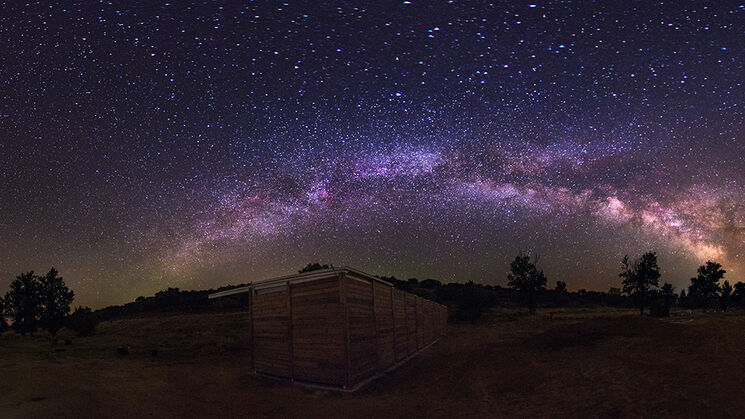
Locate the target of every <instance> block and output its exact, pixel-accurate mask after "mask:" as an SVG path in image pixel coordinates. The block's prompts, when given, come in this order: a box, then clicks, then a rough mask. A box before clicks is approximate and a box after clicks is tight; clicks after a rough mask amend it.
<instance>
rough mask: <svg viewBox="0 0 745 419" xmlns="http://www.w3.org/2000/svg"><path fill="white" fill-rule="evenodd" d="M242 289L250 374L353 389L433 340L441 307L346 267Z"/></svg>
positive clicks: (440, 328)
mask: <svg viewBox="0 0 745 419" xmlns="http://www.w3.org/2000/svg"><path fill="white" fill-rule="evenodd" d="M240 292H247V293H249V304H250V315H251V334H252V339H251V342H252V347H251V348H252V352H253V354H252V355H253V356H252V360H253V367H254V370H255V371H256V372H257V373H260V374H266V375H271V376H275V377H283V378H288V379H291V380H297V381H302V382H307V383H314V384H320V385H326V386H334V387H341V388H346V389H353V388H356V387H358V386H360V385H361V384H363V383H365V382H366V381H368V380H369V379H371V378H373V377H375V376H377V375H379V374H381V373H382V372H384V371H386V370H388V369H390V368H392V367H394V366H396V365H397V364H398V363H400V362H402V361H404V360H406V359H408V358H409V357H411V356H412V355H414V354H415V353H416V352H418V351H419V350H421V349H422V348H425V347H427V346H428V345H430V344H432V343H433V342H435V341H437V339H439V337H440V336H441V335H442V333H443V332H444V329H445V324H446V322H447V312H446V309H445V306H443V305H441V304H437V303H434V302H432V301H429V300H426V299H424V298H421V297H418V296H416V295H413V294H409V293H406V292H403V291H399V290H396V289H394V288H393V286H392V285H391V284H390V283H388V282H385V281H383V280H381V279H379V278H376V277H373V276H371V275H368V274H365V273H363V272H360V271H358V270H356V269H352V268H349V267H343V268H336V269H324V270H318V271H312V272H307V273H302V274H296V275H290V276H285V277H280V278H274V279H269V280H265V281H259V282H255V283H253V284H251V285H249V286H247V287H242V288H237V289H233V290H228V291H224V292H221V293H216V294H212V295H210V298H216V297H220V296H224V295H230V294H235V293H240Z"/></svg>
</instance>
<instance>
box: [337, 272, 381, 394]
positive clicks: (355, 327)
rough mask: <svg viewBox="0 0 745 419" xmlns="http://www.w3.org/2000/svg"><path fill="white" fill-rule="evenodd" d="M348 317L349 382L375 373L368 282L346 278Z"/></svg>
mask: <svg viewBox="0 0 745 419" xmlns="http://www.w3.org/2000/svg"><path fill="white" fill-rule="evenodd" d="M344 291H345V292H346V298H347V315H348V316H349V382H350V384H354V383H358V382H360V381H362V380H364V379H365V378H367V377H370V376H372V375H373V374H375V370H376V368H375V359H376V356H377V355H376V349H375V344H376V341H375V312H374V309H373V289H372V284H371V283H370V281H367V280H361V279H355V278H347V279H346V282H345V283H344Z"/></svg>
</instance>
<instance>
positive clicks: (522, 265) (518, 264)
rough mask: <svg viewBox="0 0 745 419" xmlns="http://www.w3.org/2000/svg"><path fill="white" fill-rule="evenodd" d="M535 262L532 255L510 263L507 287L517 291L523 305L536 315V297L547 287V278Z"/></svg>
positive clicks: (522, 256)
mask: <svg viewBox="0 0 745 419" xmlns="http://www.w3.org/2000/svg"><path fill="white" fill-rule="evenodd" d="M537 263H538V258H537V257H536V258H535V262H531V260H530V255H523V254H519V255H517V256H516V257H515V260H513V261H512V263H510V271H509V272H508V273H507V285H509V286H510V287H512V288H514V289H515V290H517V292H518V294H519V295H520V298H521V300H522V302H523V304H524V305H525V306H526V307H527V308H528V311H530V313H531V314H532V313H535V306H536V295H537V294H538V291H539V290H541V289H544V288H545V286H546V276H545V275H544V274H543V271H541V270H539V269H538V267H537V266H536V264H537Z"/></svg>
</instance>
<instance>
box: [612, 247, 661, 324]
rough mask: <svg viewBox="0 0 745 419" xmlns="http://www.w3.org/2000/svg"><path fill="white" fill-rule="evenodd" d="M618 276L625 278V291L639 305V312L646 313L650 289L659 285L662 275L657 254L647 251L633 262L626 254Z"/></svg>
mask: <svg viewBox="0 0 745 419" xmlns="http://www.w3.org/2000/svg"><path fill="white" fill-rule="evenodd" d="M618 276H620V277H621V278H622V279H623V292H625V293H626V294H628V295H629V296H631V298H632V299H633V300H634V302H635V303H636V306H637V307H639V314H641V315H644V307H645V306H646V305H647V302H648V300H649V293H650V289H652V287H657V286H658V284H659V280H660V276H661V275H660V267H659V266H658V265H657V254H656V253H655V252H647V253H645V254H643V255H642V257H641V258H639V259H638V260H636V261H634V262H633V263H631V262H629V257H628V255H627V256H624V257H623V260H622V261H621V273H620V274H618Z"/></svg>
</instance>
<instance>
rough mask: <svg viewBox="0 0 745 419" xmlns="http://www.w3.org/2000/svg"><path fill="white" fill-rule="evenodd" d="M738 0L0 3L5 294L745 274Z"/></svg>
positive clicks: (97, 296)
mask: <svg viewBox="0 0 745 419" xmlns="http://www.w3.org/2000/svg"><path fill="white" fill-rule="evenodd" d="M743 27H745V4H742V3H737V2H733V3H730V2H716V3H712V4H704V3H701V2H639V3H626V2H611V1H607V2H606V1H601V2H595V3H588V2H536V3H530V2H525V3H519V2H518V3H516V2H492V3H489V2H482V1H473V2H468V1H442V2H440V1H429V2H424V1H413V0H412V1H405V2H401V1H393V2H375V3H372V4H370V3H367V2H328V3H321V2H286V3H275V2H249V3H248V4H242V2H228V3H226V4H217V3H214V4H213V3H207V4H199V5H191V6H189V5H187V4H186V3H182V2H173V3H163V2H159V3H148V5H146V6H132V5H130V4H127V3H124V2H121V3H119V2H78V3H74V4H72V3H67V2H62V3H46V2H45V3H28V4H21V3H17V4H16V3H14V4H11V5H7V6H6V7H4V9H3V11H2V12H0V40H1V41H2V44H3V45H4V46H5V47H4V48H3V49H2V50H1V51H0V63H1V65H0V75H2V77H0V88H1V91H2V92H3V100H2V101H1V102H0V177H1V179H2V182H0V217H1V219H0V238H2V240H0V293H2V292H4V290H5V289H6V288H7V285H8V284H9V283H10V281H11V280H12V279H13V277H14V276H15V275H17V274H18V273H20V272H21V271H22V270H30V269H35V270H37V271H42V270H45V269H48V268H49V266H52V265H54V266H55V267H57V269H59V270H60V271H61V272H62V274H63V275H64V277H65V279H66V281H68V284H69V285H70V286H71V288H73V289H74V290H75V292H76V295H77V296H78V301H77V302H78V303H81V304H88V305H91V306H94V307H99V306H103V305H107V304H112V303H122V302H126V301H129V300H131V299H133V298H135V297H137V296H138V295H147V294H152V293H154V292H155V291H158V290H160V289H163V288H166V287H169V286H175V287H181V288H210V287H217V286H220V285H224V284H227V283H234V284H235V283H243V282H248V281H251V280H256V279H261V278H264V277H267V276H272V275H279V274H284V273H288V272H293V271H295V270H296V269H298V267H299V266H302V265H304V264H306V263H307V262H309V261H315V260H319V261H322V262H327V263H334V264H337V265H343V264H347V265H352V266H355V267H358V268H360V269H363V270H366V271H369V272H371V273H376V274H381V275H396V276H399V277H403V278H406V277H409V276H417V277H419V278H425V277H431V278H436V279H440V280H443V281H466V280H474V281H482V282H485V283H499V284H502V285H504V282H505V274H504V272H505V271H506V269H507V266H508V262H509V260H510V259H511V258H512V257H514V255H515V254H516V253H517V252H518V251H519V250H521V249H522V250H525V249H532V250H534V251H535V252H537V253H539V254H540V255H541V259H540V260H541V265H542V267H543V269H544V270H545V272H546V274H547V276H548V277H549V285H550V286H551V285H552V284H553V283H554V281H556V280H563V281H566V282H567V284H568V286H569V288H570V289H576V288H588V289H599V290H607V289H608V287H610V286H618V283H619V279H618V277H617V272H618V266H619V263H620V260H621V257H622V256H623V255H624V254H627V253H629V254H631V255H638V254H640V253H641V252H643V251H646V250H656V251H657V252H658V254H659V256H660V264H661V266H662V268H663V277H662V280H663V281H667V282H671V283H673V284H674V285H675V286H676V287H682V286H684V285H685V284H686V283H687V280H688V278H689V277H690V276H692V275H693V274H694V272H695V268H696V266H697V265H698V264H700V263H702V262H704V261H705V260H707V259H715V260H717V261H719V262H721V263H722V264H723V265H724V267H725V269H727V271H728V274H727V275H728V278H729V279H730V281H731V282H732V280H733V279H734V280H743V278H741V275H742V272H743V271H744V268H745V204H744V203H743V202H745V201H744V200H743V198H745V188H743V183H745V130H744V128H745V123H744V121H745V118H744V116H745V115H743V103H744V101H745V86H743V77H742V75H743V74H745V30H743Z"/></svg>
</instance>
